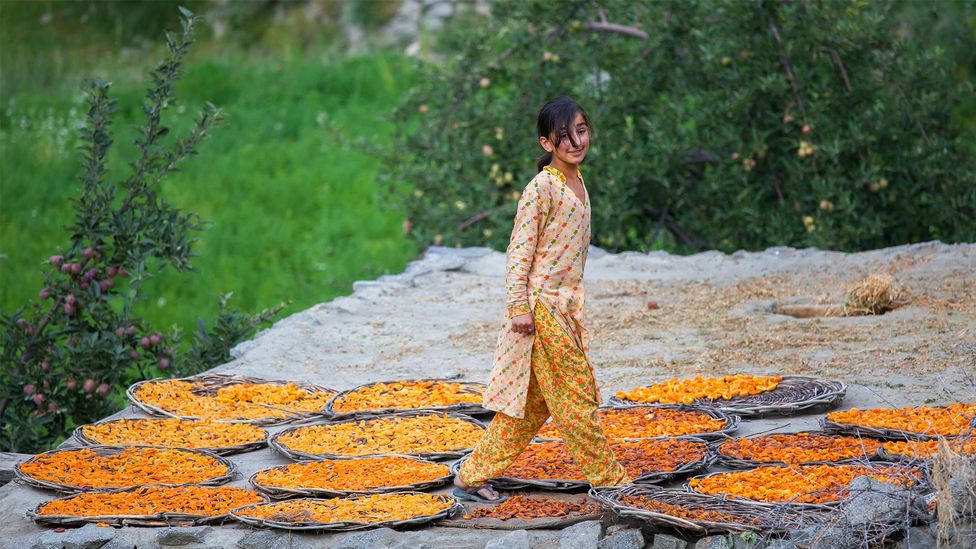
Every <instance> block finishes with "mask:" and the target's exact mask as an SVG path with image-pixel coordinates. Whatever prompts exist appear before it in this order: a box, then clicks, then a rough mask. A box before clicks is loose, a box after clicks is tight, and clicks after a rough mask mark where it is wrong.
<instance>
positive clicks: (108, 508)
mask: <svg viewBox="0 0 976 549" xmlns="http://www.w3.org/2000/svg"><path fill="white" fill-rule="evenodd" d="M262 501H264V498H263V497H262V496H261V495H260V494H258V493H257V492H253V491H251V490H244V489H242V488H231V487H227V486H221V487H208V486H176V487H167V486H143V487H142V488H137V489H135V490H126V491H124V492H101V493H83V494H78V495H77V496H73V497H70V498H65V499H58V500H54V501H49V502H47V503H44V504H42V505H41V506H40V508H39V509H38V515H42V516H43V515H59V516H60V515H67V516H73V517H108V516H119V515H127V516H152V515H157V514H160V513H179V514H187V515H197V516H205V517H216V516H220V515H226V514H227V513H228V512H229V511H230V510H231V509H236V508H238V507H243V506H245V505H251V504H254V503H260V502H262Z"/></svg>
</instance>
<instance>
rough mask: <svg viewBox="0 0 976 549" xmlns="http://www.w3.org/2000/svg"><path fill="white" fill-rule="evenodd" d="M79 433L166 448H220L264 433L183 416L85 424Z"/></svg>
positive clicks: (113, 441)
mask: <svg viewBox="0 0 976 549" xmlns="http://www.w3.org/2000/svg"><path fill="white" fill-rule="evenodd" d="M81 432H82V433H83V434H84V435H85V436H86V437H87V438H89V439H90V440H93V441H94V442H96V443H98V444H108V445H113V446H127V445H132V444H144V445H148V446H164V447H168V448H210V449H220V448H227V447H232V446H240V445H242V444H250V443H254V442H263V441H264V439H265V437H266V436H267V433H265V431H264V429H262V428H260V427H258V426H257V425H251V424H250V423H226V422H217V421H211V420H185V419H155V418H147V419H116V420H113V421H106V422H103V423H98V424H95V425H85V426H84V427H82V428H81Z"/></svg>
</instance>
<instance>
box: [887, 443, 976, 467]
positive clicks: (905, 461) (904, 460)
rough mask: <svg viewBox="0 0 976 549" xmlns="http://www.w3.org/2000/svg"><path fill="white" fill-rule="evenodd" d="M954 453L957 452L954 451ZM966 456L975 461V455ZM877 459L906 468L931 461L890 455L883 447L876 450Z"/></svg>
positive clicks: (915, 457) (923, 458)
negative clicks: (902, 465)
mask: <svg viewBox="0 0 976 549" xmlns="http://www.w3.org/2000/svg"><path fill="white" fill-rule="evenodd" d="M956 451H957V452H958V450H956ZM968 455H969V458H970V459H972V460H976V454H968ZM878 459H880V460H881V461H886V462H889V463H901V464H904V465H906V466H914V465H919V464H926V463H929V462H930V461H931V460H932V458H931V457H923V456H909V455H904V454H894V453H891V452H889V451H887V450H885V448H884V446H883V445H882V446H881V447H880V448H878Z"/></svg>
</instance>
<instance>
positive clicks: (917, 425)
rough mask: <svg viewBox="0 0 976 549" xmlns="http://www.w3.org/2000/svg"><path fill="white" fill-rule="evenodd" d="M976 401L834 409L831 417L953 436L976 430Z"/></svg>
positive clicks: (848, 423) (890, 427) (862, 423)
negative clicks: (942, 405) (898, 406)
mask: <svg viewBox="0 0 976 549" xmlns="http://www.w3.org/2000/svg"><path fill="white" fill-rule="evenodd" d="M974 416H976V404H950V405H948V406H945V407H931V406H909V407H905V408H876V409H873V410H859V409H857V408H851V409H850V410H845V411H843V412H830V413H829V414H827V419H828V420H830V421H833V422H835V423H841V424H847V425H854V426H863V427H874V428H878V429H893V430H898V431H904V432H906V433H918V434H923V435H931V436H935V435H940V436H953V435H964V434H966V433H970V432H972V431H973V417H974Z"/></svg>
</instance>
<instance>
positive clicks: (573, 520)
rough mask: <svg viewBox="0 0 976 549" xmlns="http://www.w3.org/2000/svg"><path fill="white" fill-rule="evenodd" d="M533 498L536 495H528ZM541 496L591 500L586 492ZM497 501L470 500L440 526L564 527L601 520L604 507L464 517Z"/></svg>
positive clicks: (557, 498)
mask: <svg viewBox="0 0 976 549" xmlns="http://www.w3.org/2000/svg"><path fill="white" fill-rule="evenodd" d="M526 497H529V498H531V499H536V497H535V496H531V495H527V496H526ZM539 498H540V499H541V498H545V499H555V500H560V501H565V502H570V503H584V502H590V503H592V501H590V499H589V498H588V497H587V495H586V494H544V495H541V494H540V495H539ZM498 505H499V504H497V503H477V502H469V503H465V504H464V513H463V514H462V516H461V517H459V518H453V519H445V520H442V521H441V522H439V523H438V526H444V527H446V528H478V529H490V530H538V529H562V528H566V527H568V526H572V525H574V524H577V523H580V522H584V521H587V520H600V518H601V517H602V516H603V509H599V510H597V511H595V512H592V513H570V514H568V515H565V516H561V517H539V518H534V519H519V518H513V519H508V520H501V519H497V518H487V517H485V518H470V519H467V518H464V516H465V515H467V514H469V513H471V512H473V511H475V510H477V509H484V508H491V507H496V506H498Z"/></svg>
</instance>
